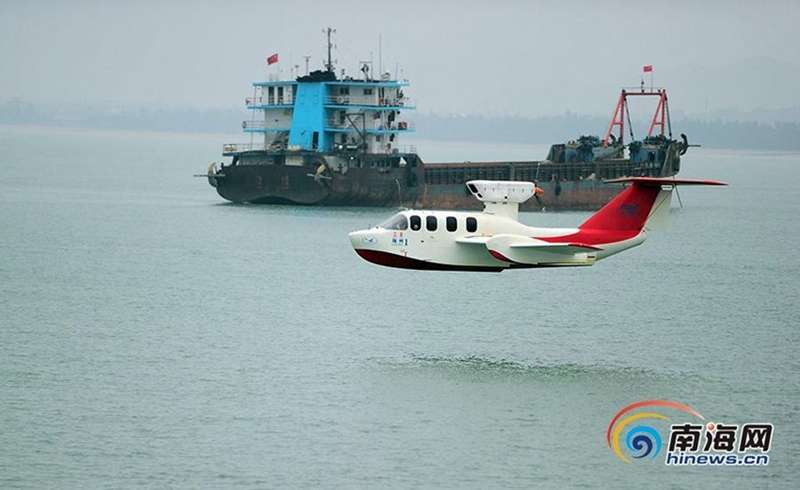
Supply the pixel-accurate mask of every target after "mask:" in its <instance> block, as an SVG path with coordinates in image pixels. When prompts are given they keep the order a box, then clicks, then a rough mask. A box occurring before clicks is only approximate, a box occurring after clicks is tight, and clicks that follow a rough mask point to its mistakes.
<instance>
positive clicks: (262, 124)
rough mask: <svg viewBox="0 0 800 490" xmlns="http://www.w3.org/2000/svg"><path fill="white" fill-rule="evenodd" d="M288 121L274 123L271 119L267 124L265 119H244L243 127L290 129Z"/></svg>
mask: <svg viewBox="0 0 800 490" xmlns="http://www.w3.org/2000/svg"><path fill="white" fill-rule="evenodd" d="M287 126H288V123H286V124H281V123H277V125H276V123H274V122H273V121H270V124H267V123H266V122H265V121H264V120H263V119H262V120H258V121H242V129H244V130H251V131H252V130H256V131H258V130H265V131H288V127H287Z"/></svg>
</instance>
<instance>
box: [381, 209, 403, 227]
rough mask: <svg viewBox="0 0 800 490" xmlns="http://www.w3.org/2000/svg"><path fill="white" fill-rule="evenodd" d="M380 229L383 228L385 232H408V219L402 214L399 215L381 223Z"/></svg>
mask: <svg viewBox="0 0 800 490" xmlns="http://www.w3.org/2000/svg"><path fill="white" fill-rule="evenodd" d="M378 227H379V228H383V229H384V230H407V229H408V218H406V216H405V215H404V214H402V213H397V214H395V215H394V216H392V217H391V218H389V219H387V220H386V221H383V222H382V223H380V224H379V225H378Z"/></svg>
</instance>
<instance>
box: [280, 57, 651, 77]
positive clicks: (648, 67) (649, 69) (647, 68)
mask: <svg viewBox="0 0 800 490" xmlns="http://www.w3.org/2000/svg"><path fill="white" fill-rule="evenodd" d="M275 56H277V55H275ZM651 71H653V65H644V72H645V73H650V72H651Z"/></svg>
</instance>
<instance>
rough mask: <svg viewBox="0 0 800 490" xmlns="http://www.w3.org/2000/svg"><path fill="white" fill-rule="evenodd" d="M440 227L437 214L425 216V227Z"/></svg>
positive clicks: (429, 228) (433, 229) (431, 228)
mask: <svg viewBox="0 0 800 490" xmlns="http://www.w3.org/2000/svg"><path fill="white" fill-rule="evenodd" d="M438 227H439V222H438V220H437V219H436V216H428V217H426V218H425V228H427V229H428V231H436V228H438Z"/></svg>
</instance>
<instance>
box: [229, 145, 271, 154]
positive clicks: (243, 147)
mask: <svg viewBox="0 0 800 490" xmlns="http://www.w3.org/2000/svg"><path fill="white" fill-rule="evenodd" d="M264 148H265V147H264V143H225V144H224V145H222V153H223V154H228V153H239V152H241V151H251V150H263V149H264Z"/></svg>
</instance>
